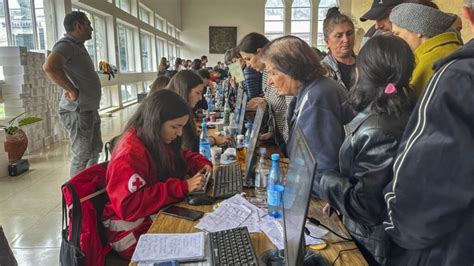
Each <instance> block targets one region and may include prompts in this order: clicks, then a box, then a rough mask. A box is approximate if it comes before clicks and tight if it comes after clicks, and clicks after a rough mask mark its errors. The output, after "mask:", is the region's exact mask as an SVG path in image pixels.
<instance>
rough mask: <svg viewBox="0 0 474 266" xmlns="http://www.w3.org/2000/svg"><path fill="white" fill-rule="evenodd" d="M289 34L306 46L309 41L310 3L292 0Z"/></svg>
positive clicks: (304, 0)
mask: <svg viewBox="0 0 474 266" xmlns="http://www.w3.org/2000/svg"><path fill="white" fill-rule="evenodd" d="M291 34H292V35H295V36H298V37H300V38H301V39H303V40H305V41H306V42H307V43H308V44H309V43H310V39H311V1H310V0H293V6H292V7H291Z"/></svg>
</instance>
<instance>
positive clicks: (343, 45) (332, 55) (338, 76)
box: [322, 7, 355, 90]
mask: <svg viewBox="0 0 474 266" xmlns="http://www.w3.org/2000/svg"><path fill="white" fill-rule="evenodd" d="M323 33H324V41H325V42H326V44H327V46H328V48H329V53H328V54H327V55H326V57H324V59H323V60H322V63H323V66H325V67H326V68H327V70H328V75H327V76H328V77H330V78H332V79H334V80H335V81H337V83H339V84H340V85H341V86H342V87H344V88H346V89H347V90H350V88H351V87H352V85H354V80H355V79H354V76H355V75H354V71H355V54H354V51H353V50H354V43H355V30H354V23H353V22H352V20H351V19H350V18H349V17H348V16H346V15H344V14H341V13H340V12H339V8H338V7H331V8H330V9H329V10H328V13H327V15H326V18H325V19H324V22H323Z"/></svg>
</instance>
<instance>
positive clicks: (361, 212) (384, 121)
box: [320, 108, 408, 264]
mask: <svg viewBox="0 0 474 266" xmlns="http://www.w3.org/2000/svg"><path fill="white" fill-rule="evenodd" d="M407 121H408V114H406V115H404V116H402V117H400V118H397V117H395V116H389V115H380V114H375V113H373V112H370V111H369V108H367V109H366V110H365V111H364V112H361V113H359V114H358V115H357V116H356V117H355V118H354V119H353V120H352V121H351V122H350V123H349V124H347V125H346V127H345V129H346V139H345V140H344V143H343V144H342V146H341V150H340V152H339V168H340V169H339V171H337V172H336V171H333V172H328V173H325V174H324V175H323V177H322V178H321V182H320V191H321V196H322V198H323V199H325V200H326V201H328V202H329V204H330V205H331V206H332V207H334V208H336V209H337V210H339V211H340V212H341V213H342V215H343V223H344V225H345V226H346V228H347V230H348V231H349V233H350V234H351V235H352V237H353V238H354V239H356V240H357V242H358V244H359V246H362V250H361V251H362V252H363V254H364V255H365V257H366V259H367V261H368V262H369V263H370V262H372V263H371V264H376V263H380V264H385V262H386V258H387V256H388V251H389V250H390V247H389V241H388V236H387V235H386V234H385V232H384V230H383V226H382V222H383V220H384V219H385V218H386V205H385V201H384V199H383V189H384V187H385V186H386V185H387V184H388V183H389V182H390V181H391V180H392V176H393V175H392V166H393V162H394V160H395V157H396V154H397V150H398V145H399V141H400V139H401V137H402V134H403V130H404V128H405V125H406V123H407ZM374 261H376V262H374Z"/></svg>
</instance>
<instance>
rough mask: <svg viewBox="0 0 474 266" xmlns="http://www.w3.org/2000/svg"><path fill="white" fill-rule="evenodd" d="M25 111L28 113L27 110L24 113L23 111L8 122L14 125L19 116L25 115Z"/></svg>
mask: <svg viewBox="0 0 474 266" xmlns="http://www.w3.org/2000/svg"><path fill="white" fill-rule="evenodd" d="M25 113H26V112H23V113H21V114H19V115H17V116H15V117H13V118H12V119H10V121H8V124H9V125H12V124H13V123H14V122H15V120H16V119H17V118H18V117H20V116H22V115H24V114H25Z"/></svg>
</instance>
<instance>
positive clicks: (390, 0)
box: [360, 0, 403, 21]
mask: <svg viewBox="0 0 474 266" xmlns="http://www.w3.org/2000/svg"><path fill="white" fill-rule="evenodd" d="M402 2H403V0H374V2H373V3H372V6H371V7H370V9H369V11H367V12H366V13H365V14H364V15H362V16H361V17H360V21H367V20H377V19H380V18H382V16H383V15H385V14H386V13H387V11H388V10H389V9H390V8H392V7H394V6H396V5H398V4H401V3H402Z"/></svg>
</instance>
